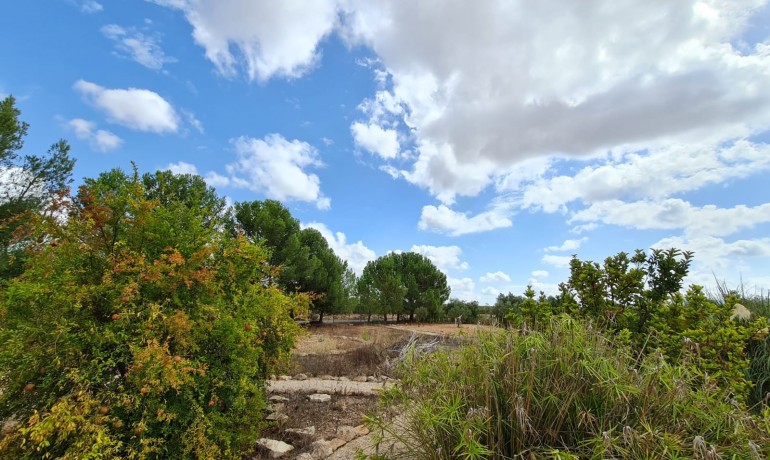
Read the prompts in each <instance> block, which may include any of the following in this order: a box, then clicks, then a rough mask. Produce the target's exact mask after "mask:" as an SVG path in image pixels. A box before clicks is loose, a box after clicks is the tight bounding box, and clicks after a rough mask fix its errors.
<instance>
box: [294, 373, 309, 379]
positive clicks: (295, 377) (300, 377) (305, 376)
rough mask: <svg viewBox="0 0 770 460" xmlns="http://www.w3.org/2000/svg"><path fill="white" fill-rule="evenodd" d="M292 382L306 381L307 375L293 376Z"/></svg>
mask: <svg viewBox="0 0 770 460" xmlns="http://www.w3.org/2000/svg"><path fill="white" fill-rule="evenodd" d="M294 380H307V375H305V374H297V375H295V376H294Z"/></svg>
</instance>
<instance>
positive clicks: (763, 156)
mask: <svg viewBox="0 0 770 460" xmlns="http://www.w3.org/2000/svg"><path fill="white" fill-rule="evenodd" d="M621 160H622V162H617V161H615V160H614V159H612V158H610V159H607V160H605V161H604V162H603V163H602V164H599V165H592V166H587V167H584V168H583V169H581V170H579V171H578V172H577V173H576V174H575V175H574V176H566V175H559V176H554V177H549V178H542V179H539V180H536V181H534V182H531V183H528V184H526V185H524V186H523V187H522V189H521V192H520V193H519V195H520V196H517V197H516V198H515V199H514V200H515V201H516V203H517V204H518V205H519V206H521V207H525V208H534V209H542V210H543V211H545V212H556V211H559V210H563V209H564V207H565V205H567V204H569V203H570V202H573V201H580V202H583V203H596V202H600V201H606V200H613V199H615V200H617V199H640V198H648V199H662V198H666V197H669V196H671V195H673V194H677V193H685V192H691V191H694V190H698V189H699V188H701V187H704V186H706V185H710V184H720V183H726V182H728V181H731V180H735V179H741V178H745V177H748V176H750V175H753V174H758V173H760V172H762V171H766V170H768V169H770V146H768V145H767V144H757V143H752V142H749V141H745V140H739V141H737V142H734V143H728V145H726V146H724V145H720V143H719V142H712V141H708V142H707V141H703V142H693V143H690V144H686V145H685V144H671V145H665V146H660V147H657V148H653V149H651V152H649V153H646V154H645V153H630V154H624V155H622V157H621Z"/></svg>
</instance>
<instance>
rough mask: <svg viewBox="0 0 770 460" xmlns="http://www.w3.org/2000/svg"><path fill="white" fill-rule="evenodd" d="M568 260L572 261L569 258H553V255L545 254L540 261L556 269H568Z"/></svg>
mask: <svg viewBox="0 0 770 460" xmlns="http://www.w3.org/2000/svg"><path fill="white" fill-rule="evenodd" d="M570 260H572V257H571V256H555V255H553V254H546V255H544V256H543V259H542V261H543V262H544V263H546V264H548V265H553V266H554V267H556V268H568V267H569V262H570Z"/></svg>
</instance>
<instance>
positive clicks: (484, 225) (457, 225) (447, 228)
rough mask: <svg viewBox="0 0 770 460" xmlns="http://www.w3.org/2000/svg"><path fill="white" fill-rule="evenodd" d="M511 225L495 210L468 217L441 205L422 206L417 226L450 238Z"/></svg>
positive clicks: (508, 220) (509, 221) (507, 219)
mask: <svg viewBox="0 0 770 460" xmlns="http://www.w3.org/2000/svg"><path fill="white" fill-rule="evenodd" d="M511 225H513V222H511V220H510V219H509V218H508V217H506V216H505V215H504V214H502V213H501V212H499V211H496V210H492V211H486V212H482V213H480V214H477V215H475V216H472V217H468V215H467V214H466V213H463V212H457V211H454V210H452V209H450V208H449V207H447V206H445V205H443V204H442V205H439V206H438V207H436V206H432V205H429V206H424V207H423V208H422V214H421V215H420V222H419V224H418V226H419V228H420V230H431V231H435V232H439V233H446V234H448V235H452V236H459V235H465V234H468V233H478V232H486V231H489V230H494V229H497V228H505V227H510V226H511Z"/></svg>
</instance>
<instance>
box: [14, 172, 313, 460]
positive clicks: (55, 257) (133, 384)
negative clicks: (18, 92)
mask: <svg viewBox="0 0 770 460" xmlns="http://www.w3.org/2000/svg"><path fill="white" fill-rule="evenodd" d="M52 208H54V209H55V214H56V215H57V216H58V218H51V217H46V216H38V217H37V219H36V221H35V225H34V231H35V235H36V238H35V239H34V243H33V244H31V245H30V246H29V247H27V251H28V253H29V254H30V257H29V258H28V261H27V264H26V266H25V270H24V272H23V274H22V275H20V276H19V277H16V278H14V279H11V280H9V281H8V282H7V283H6V284H5V285H4V286H3V287H2V290H1V291H0V344H2V346H0V390H1V391H0V419H3V420H5V419H8V418H13V419H15V420H17V421H18V424H16V425H15V427H14V428H12V429H11V430H9V432H8V433H5V436H4V438H3V439H2V441H0V452H2V454H3V455H2V457H3V458H19V459H23V458H41V457H52V458H73V459H74V458H104V457H110V458H211V459H218V458H229V457H239V456H241V455H243V454H244V453H245V452H247V448H248V447H249V446H250V445H252V443H253V441H254V439H255V437H256V435H257V433H258V431H259V429H260V427H261V417H262V415H261V412H260V409H261V408H262V407H263V406H264V401H265V397H264V389H263V382H264V379H265V378H266V376H267V375H269V373H270V372H271V370H272V369H274V367H275V366H276V365H277V364H278V360H280V359H282V358H283V357H285V356H286V355H287V354H288V352H289V350H290V349H291V346H292V344H293V340H294V337H295V332H296V329H297V326H296V323H295V322H294V321H293V320H292V319H291V318H290V316H289V312H290V311H292V310H294V311H302V310H303V309H305V308H307V305H308V301H307V299H306V298H304V297H303V296H302V295H298V296H296V295H292V296H288V295H286V294H284V293H283V292H282V291H281V290H280V289H279V287H278V286H276V285H274V284H271V283H270V282H269V280H270V279H271V277H272V276H274V274H275V269H274V268H273V267H271V266H270V265H269V264H268V263H267V262H268V254H267V252H266V251H265V250H264V249H263V248H262V247H260V246H258V245H254V244H252V243H251V242H249V241H248V240H247V239H246V238H244V237H242V236H238V235H234V236H233V235H229V234H228V233H227V232H222V231H221V228H223V226H224V224H225V223H226V222H225V220H224V219H225V217H226V216H225V215H224V214H223V209H224V202H223V200H222V199H220V198H218V197H217V196H216V194H215V193H214V192H213V190H212V189H210V188H207V187H206V185H205V183H204V182H203V180H202V179H201V178H200V177H197V176H174V175H172V174H170V173H168V172H165V173H156V174H154V175H145V176H144V177H143V178H140V177H139V176H138V175H137V174H136V173H134V175H133V176H127V175H126V174H124V173H123V172H121V171H117V170H115V171H111V172H108V173H105V174H102V175H101V176H99V177H98V178H97V179H92V180H87V181H86V183H85V185H84V186H83V187H81V188H80V190H79V191H78V193H77V195H76V196H74V197H72V199H70V200H61V201H58V202H56V203H53V204H52Z"/></svg>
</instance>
